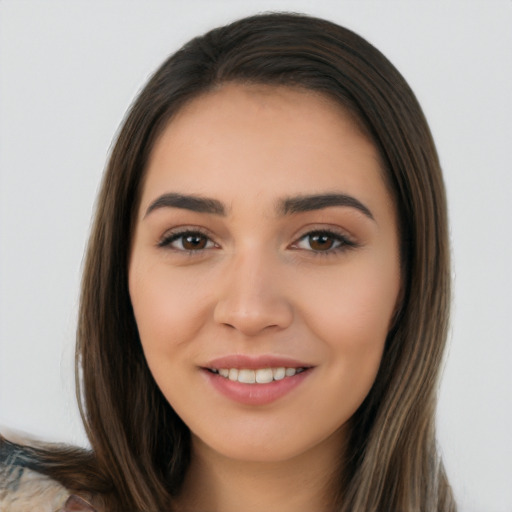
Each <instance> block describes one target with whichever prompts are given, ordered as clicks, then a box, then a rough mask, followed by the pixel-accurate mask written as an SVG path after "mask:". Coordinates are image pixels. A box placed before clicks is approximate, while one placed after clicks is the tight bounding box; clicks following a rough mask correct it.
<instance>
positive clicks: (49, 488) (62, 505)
mask: <svg viewBox="0 0 512 512" xmlns="http://www.w3.org/2000/svg"><path fill="white" fill-rule="evenodd" d="M38 464H39V461H38V459H37V456H36V455H35V452H34V451H33V450H32V449H31V448H30V447H28V446H24V445H22V444H17V443H14V442H11V441H9V440H7V439H5V438H4V437H2V436H1V435H0V511H2V512H27V511H31V512H57V511H59V512H67V511H69V512H71V511H77V512H78V511H84V512H85V511H91V512H92V511H94V509H93V508H92V507H90V506H89V505H88V504H87V503H86V502H85V501H83V500H81V499H80V498H78V497H76V496H74V495H72V493H71V492H70V491H69V490H68V489H66V488H65V487H64V486H63V485H62V484H60V483H59V482H57V481H56V480H54V479H52V478H50V477H48V476H46V475H44V474H42V473H41V472H39V471H38V470H37V469H38ZM86 507H88V508H86Z"/></svg>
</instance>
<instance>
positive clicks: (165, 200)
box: [144, 193, 226, 217]
mask: <svg viewBox="0 0 512 512" xmlns="http://www.w3.org/2000/svg"><path fill="white" fill-rule="evenodd" d="M159 208H181V209H183V210H191V211H193V212H198V213H212V214H214V215H226V210H225V208H224V205H223V204H222V203H221V202H220V201H217V199H211V198H208V197H200V196H192V195H186V194H176V193H169V194H163V195H161V196H160V197H158V198H157V199H155V200H154V201H153V202H152V203H151V204H150V205H149V207H148V209H147V210H146V213H145V215H144V217H147V216H148V215H149V214H150V213H151V212H152V211H154V210H158V209H159Z"/></svg>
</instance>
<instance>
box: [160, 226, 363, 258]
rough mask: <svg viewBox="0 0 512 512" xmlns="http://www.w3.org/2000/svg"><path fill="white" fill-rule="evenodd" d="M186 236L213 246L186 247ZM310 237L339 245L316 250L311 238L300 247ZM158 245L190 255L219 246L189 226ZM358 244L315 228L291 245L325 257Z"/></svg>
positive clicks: (205, 234)
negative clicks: (175, 245) (179, 243)
mask: <svg viewBox="0 0 512 512" xmlns="http://www.w3.org/2000/svg"><path fill="white" fill-rule="evenodd" d="M186 236H189V237H196V238H199V239H202V240H205V242H206V244H207V245H208V244H211V246H210V247H208V246H206V247H200V248H199V249H185V248H184V247H183V241H184V238H185V237H186ZM308 237H309V238H310V239H311V238H312V237H325V238H327V239H331V240H333V244H334V245H336V244H337V245H336V246H335V247H328V248H327V249H325V250H314V249H313V248H311V240H310V242H309V244H310V249H307V248H301V247H299V246H298V245H299V244H300V243H301V242H302V241H303V240H306V239H307V238H308ZM180 239H181V240H182V242H181V245H182V248H181V249H180V248H176V247H172V244H173V243H174V242H176V241H178V240H180ZM157 245H158V247H161V248H170V249H171V250H174V251H177V252H183V253H185V254H188V255H190V256H195V255H198V254H201V253H202V252H203V251H205V250H207V249H212V248H215V247H218V246H217V245H216V244H215V242H213V240H212V239H211V237H210V236H209V235H208V234H207V233H205V232H203V231H201V230H200V229H197V228H194V229H192V228H187V229H183V230H179V231H174V232H171V233H168V234H166V235H164V237H163V238H162V239H161V240H160V241H159V242H158V244H157ZM357 246H358V245H357V243H356V242H354V241H353V240H351V239H350V238H349V237H347V236H346V235H344V234H341V233H338V232H336V231H333V230H330V229H315V230H312V231H308V232H307V233H305V234H304V235H302V236H301V237H300V238H298V239H297V241H295V242H294V243H293V244H292V245H291V246H290V247H291V248H292V249H294V250H301V249H303V250H305V251H308V252H311V253H312V254H314V255H315V256H324V257H325V256H330V255H332V254H337V253H339V252H344V251H347V250H349V249H353V248H355V247H357Z"/></svg>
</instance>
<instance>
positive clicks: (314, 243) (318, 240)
mask: <svg viewBox="0 0 512 512" xmlns="http://www.w3.org/2000/svg"><path fill="white" fill-rule="evenodd" d="M332 244H333V240H332V238H331V236H329V235H312V236H311V240H310V242H309V245H310V246H311V248H312V249H315V250H317V251H325V250H326V249H330V248H331V247H332Z"/></svg>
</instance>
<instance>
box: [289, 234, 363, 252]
mask: <svg viewBox="0 0 512 512" xmlns="http://www.w3.org/2000/svg"><path fill="white" fill-rule="evenodd" d="M354 246H355V244H354V243H353V242H352V241H351V240H349V239H348V238H347V237H345V236H343V235H340V234H338V233H333V232H331V231H312V232H310V233H307V234H306V235H304V236H303V237H301V238H299V240H298V241H297V242H295V243H294V244H293V248H295V249H304V250H307V251H314V252H319V253H326V252H331V251H335V250H336V249H342V248H347V247H354Z"/></svg>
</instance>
